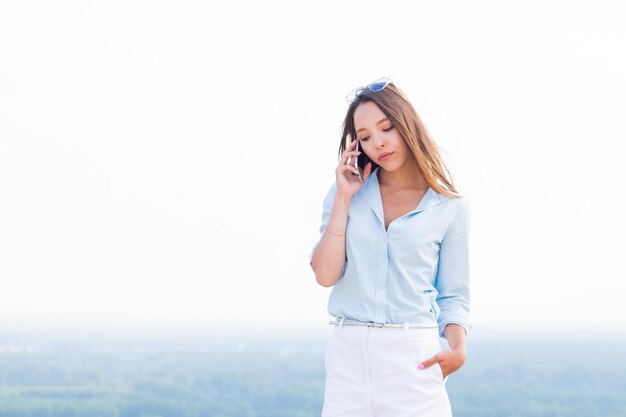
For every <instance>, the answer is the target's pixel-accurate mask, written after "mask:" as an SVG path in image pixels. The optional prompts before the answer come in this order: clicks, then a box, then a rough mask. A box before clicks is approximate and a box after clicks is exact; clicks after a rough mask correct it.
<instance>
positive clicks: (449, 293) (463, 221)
mask: <svg viewBox="0 0 626 417" xmlns="http://www.w3.org/2000/svg"><path fill="white" fill-rule="evenodd" d="M455 202H456V204H457V210H456V213H455V215H454V218H453V219H452V222H451V223H450V225H449V227H448V229H447V231H446V234H445V236H444V238H443V240H442V242H441V247H440V250H439V267H438V270H437V278H436V280H435V288H436V289H437V292H438V293H437V304H438V305H439V308H440V310H441V313H440V314H439V317H438V318H437V324H438V326H439V336H440V337H445V335H444V333H443V330H444V329H445V327H446V326H447V325H448V324H450V323H456V324H458V325H460V326H462V327H463V329H464V330H465V334H466V335H467V334H468V333H469V331H470V329H471V328H472V324H471V322H470V268H469V233H470V204H469V201H468V199H467V197H464V198H459V199H456V200H455Z"/></svg>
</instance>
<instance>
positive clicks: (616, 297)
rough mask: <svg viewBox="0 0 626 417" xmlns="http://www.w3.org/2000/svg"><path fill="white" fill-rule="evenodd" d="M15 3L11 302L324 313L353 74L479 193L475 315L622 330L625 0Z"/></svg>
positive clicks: (5, 98) (6, 41)
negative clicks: (396, 103) (329, 223)
mask: <svg viewBox="0 0 626 417" xmlns="http://www.w3.org/2000/svg"><path fill="white" fill-rule="evenodd" d="M220 3H222V4H220V5H219V6H216V5H214V4H213V2H212V3H211V5H209V4H208V2H201V1H197V2H182V1H176V2H174V1H172V2H154V1H145V2H137V1H135V2H132V1H130V2H129V1H119V2H114V1H109V2H94V1H92V2H82V1H76V2H55V3H54V4H52V3H50V2H43V1H42V2H17V1H15V2H12V4H7V2H3V3H2V5H1V6H0V280H1V281H0V282H1V283H2V289H1V291H0V316H1V317H2V319H3V320H4V321H11V320H18V319H37V320H42V319H46V320H55V319H56V320H61V319H67V318H74V319H75V318H83V319H104V320H121V321H125V320H140V319H143V320H149V319H150V320H159V319H165V318H168V319H181V320H192V319H198V320H208V321H211V320H218V319H225V320H228V321H236V322H240V321H246V322H248V323H250V322H253V321H254V320H258V319H270V320H271V321H270V322H272V323H276V322H277V320H276V319H279V318H280V319H282V320H284V321H285V322H287V323H296V322H297V323H305V322H306V323H325V322H326V321H327V320H328V319H330V318H331V317H330V316H329V315H328V314H327V312H326V303H327V299H328V295H329V294H330V289H327V288H323V287H321V286H319V285H317V284H316V283H315V278H314V275H313V272H312V271H311V270H310V268H309V265H308V256H309V252H310V250H311V248H312V246H313V244H314V243H315V242H316V241H317V239H318V238H319V235H318V228H319V225H320V221H321V209H322V199H323V197H324V195H325V193H326V191H327V190H328V187H329V186H330V184H331V183H332V182H333V181H334V169H335V167H336V165H337V163H338V161H337V147H338V145H339V133H340V125H341V122H342V119H343V116H344V113H345V110H346V106H347V104H346V102H345V99H344V96H345V94H346V93H347V92H348V91H349V90H351V89H352V88H354V87H356V86H358V85H363V84H366V83H368V82H370V81H372V80H374V79H376V78H379V77H382V76H388V77H390V78H391V79H392V80H394V82H395V83H396V85H398V86H399V87H400V88H401V89H402V90H403V91H404V92H405V93H406V94H407V95H408V96H409V97H410V98H411V101H412V102H413V104H414V106H415V107H416V109H417V110H418V112H419V113H420V115H421V117H422V118H423V120H424V121H425V123H426V125H427V127H428V129H429V130H430V132H431V133H432V134H433V136H434V138H435V140H436V141H437V143H438V145H439V146H440V148H441V150H442V152H443V155H444V158H445V159H446V161H447V162H448V164H449V166H450V168H451V170H452V173H453V175H454V179H455V182H456V185H457V187H458V188H459V189H460V191H461V192H462V193H465V194H467V195H469V196H470V198H471V200H472V216H473V217H472V237H471V239H472V241H471V246H472V248H471V251H472V263H471V268H472V300H471V301H472V323H473V325H474V328H480V327H482V326H503V325H504V326H509V327H515V326H526V325H540V326H542V327H552V326H554V325H562V326H574V325H577V324H580V323H582V324H584V325H588V326H589V325H595V324H599V325H604V326H618V327H619V328H620V329H621V330H624V329H626V307H625V306H624V302H623V299H624V294H625V293H626V273H625V270H626V268H625V267H624V258H625V256H626V255H625V249H626V245H625V244H624V236H625V235H626V221H625V220H624V214H623V213H624V212H626V197H624V190H623V185H622V184H623V181H624V179H626V175H625V174H626V172H625V171H626V169H625V168H624V162H623V156H624V148H625V147H624V145H623V144H624V141H625V140H626V128H625V127H624V124H623V121H624V114H625V111H626V98H625V97H626V54H624V50H626V48H625V46H626V26H625V25H624V24H623V13H621V10H620V9H619V3H620V2H617V1H616V2H593V3H591V2H572V1H562V2H549V1H536V2H522V3H517V4H513V5H512V4H510V3H507V4H504V3H503V2H498V1H491V2H485V1H479V2H462V1H456V2H371V1H369V2H368V1H342V2H322V1H317V2H309V3H307V4H306V5H301V4H299V2H287V1H285V2H275V1H264V2H254V1H247V2H232V3H228V2H220Z"/></svg>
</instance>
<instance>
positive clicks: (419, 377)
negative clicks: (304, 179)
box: [311, 78, 471, 417]
mask: <svg viewBox="0 0 626 417" xmlns="http://www.w3.org/2000/svg"><path fill="white" fill-rule="evenodd" d="M348 100H349V103H350V105H349V108H348V112H347V115H346V117H345V120H344V128H343V135H342V138H341V143H340V146H339V155H340V163H339V165H338V166H337V169H336V170H335V173H336V182H335V183H334V184H333V185H332V186H331V187H330V190H329V191H328V194H327V195H326V198H325V199H324V203H323V213H322V225H321V227H320V234H321V237H320V239H319V241H318V242H317V243H316V244H315V246H314V247H313V250H312V251H311V267H312V268H313V271H314V272H315V277H316V280H317V282H318V283H319V284H320V285H322V286H324V287H333V288H332V291H331V294H330V298H329V301H328V312H329V313H330V314H331V315H332V316H334V317H335V320H334V321H331V322H330V324H333V325H334V327H333V329H332V335H331V339H330V341H329V344H328V347H327V350H326V357H325V368H326V387H325V394H324V407H323V410H322V417H352V416H354V417H368V416H369V417H418V416H419V417H446V416H447V417H450V416H451V415H452V413H451V407H450V402H449V399H448V394H447V391H446V388H445V382H446V381H447V379H448V377H449V375H450V374H451V373H453V372H455V371H456V370H458V369H459V368H460V367H461V366H462V365H463V364H464V362H465V358H466V347H465V337H466V335H467V334H468V331H469V330H470V329H471V324H470V321H469V250H468V236H469V223H470V212H469V204H468V199H467V198H466V197H462V196H460V195H459V194H458V192H457V190H456V189H455V187H454V185H453V183H452V180H451V178H450V173H449V171H448V169H447V168H446V167H445V165H444V163H443V161H442V159H441V158H440V156H439V153H438V150H437V146H436V144H435V143H434V141H433V139H432V138H431V137H430V135H429V133H428V131H427V130H426V127H425V126H424V124H423V123H422V121H421V120H420V118H419V116H418V114H417V112H416V111H415V109H414V108H413V106H412V105H411V103H410V102H409V100H408V99H407V97H406V96H405V95H404V94H403V93H402V92H401V91H400V90H399V89H398V88H397V87H396V86H395V85H394V84H393V83H392V82H391V80H389V79H387V78H385V79H381V80H377V81H375V82H373V83H371V84H369V85H367V86H366V87H360V88H357V89H355V90H354V91H353V92H352V93H351V95H350V96H349V99H348ZM354 161H357V163H356V164H354ZM355 165H356V166H355ZM439 337H445V338H446V339H447V342H448V345H449V347H450V349H442V348H441V345H440V343H439Z"/></svg>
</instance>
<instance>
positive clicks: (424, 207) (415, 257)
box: [310, 167, 472, 337]
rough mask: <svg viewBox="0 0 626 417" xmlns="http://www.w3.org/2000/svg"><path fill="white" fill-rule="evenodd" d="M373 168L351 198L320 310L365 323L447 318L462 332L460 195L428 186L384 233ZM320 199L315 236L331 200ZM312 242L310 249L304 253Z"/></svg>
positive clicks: (464, 204)
mask: <svg viewBox="0 0 626 417" xmlns="http://www.w3.org/2000/svg"><path fill="white" fill-rule="evenodd" d="M379 168H380V167H377V168H376V169H375V170H374V172H372V173H371V174H370V176H369V177H368V178H367V180H366V182H365V183H364V184H363V186H362V187H361V190H360V191H359V192H358V193H357V194H355V195H354V196H353V197H352V200H351V203H350V208H349V211H348V221H347V226H346V237H345V239H346V261H345V263H344V266H343V270H342V272H341V276H340V278H339V280H338V281H337V283H336V284H335V285H334V286H333V288H332V291H331V294H330V297H329V300H328V312H329V313H330V314H331V315H332V316H335V317H336V319H338V320H339V319H340V318H345V319H346V320H357V321H362V322H373V323H394V324H404V323H410V324H434V323H437V325H438V327H439V336H441V337H444V334H443V329H444V328H445V327H446V325H447V324H449V323H457V324H459V325H461V326H462V327H463V328H464V329H465V334H468V332H469V330H470V329H471V328H472V325H471V323H470V319H469V311H470V309H469V308H470V301H469V300H470V297H469V295H470V294H469V289H470V287H469V284H470V282H469V281H470V280H469V278H470V276H469V246H468V240H469V239H468V238H469V230H470V205H469V201H468V199H467V197H463V198H448V197H446V196H443V195H441V194H438V193H436V192H435V191H434V190H433V189H432V188H430V187H429V188H428V190H427V191H426V193H425V194H424V197H423V198H422V200H421V201H420V203H419V204H418V206H417V207H416V208H415V209H414V210H412V211H411V212H409V213H407V214H405V215H403V216H400V217H398V218H397V219H395V220H394V221H392V222H391V223H390V224H389V229H388V230H387V231H385V221H384V216H383V204H382V198H381V194H380V186H379V183H378V175H377V174H378V170H379ZM336 192H337V185H336V184H333V185H332V186H331V187H330V190H329V191H328V193H327V195H326V198H325V199H324V204H323V212H322V225H321V226H320V239H321V235H322V234H323V233H324V230H326V225H327V224H328V219H329V218H330V214H331V211H332V208H333V205H334V201H335V194H336ZM318 244H319V240H318V242H317V243H316V244H315V245H314V246H313V250H312V251H311V255H310V258H311V259H312V258H313V252H314V251H315V248H316V247H317V245H318Z"/></svg>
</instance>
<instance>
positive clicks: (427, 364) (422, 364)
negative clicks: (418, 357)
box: [417, 355, 439, 369]
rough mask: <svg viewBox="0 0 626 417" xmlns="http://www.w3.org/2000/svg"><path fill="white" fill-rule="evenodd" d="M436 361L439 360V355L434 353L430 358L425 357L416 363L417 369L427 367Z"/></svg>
mask: <svg viewBox="0 0 626 417" xmlns="http://www.w3.org/2000/svg"><path fill="white" fill-rule="evenodd" d="M437 362H439V355H435V356H433V357H431V358H428V359H426V360H425V361H423V362H422V363H420V364H419V365H417V369H426V368H428V367H431V366H433V365H434V364H436V363H437Z"/></svg>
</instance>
